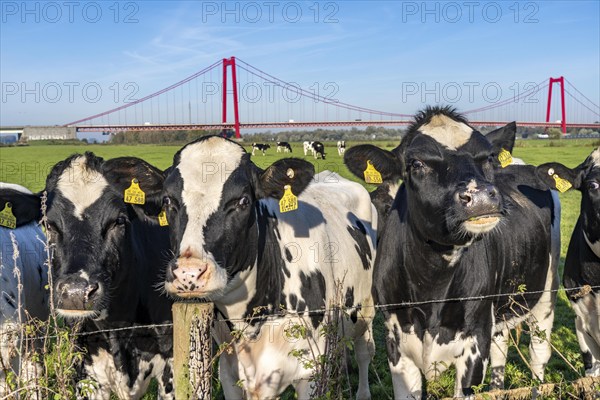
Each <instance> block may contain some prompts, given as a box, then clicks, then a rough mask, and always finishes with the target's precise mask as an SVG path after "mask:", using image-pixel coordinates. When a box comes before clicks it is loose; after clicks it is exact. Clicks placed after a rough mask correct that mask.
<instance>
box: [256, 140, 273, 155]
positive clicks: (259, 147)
mask: <svg viewBox="0 0 600 400" xmlns="http://www.w3.org/2000/svg"><path fill="white" fill-rule="evenodd" d="M270 148H271V146H270V145H268V144H261V143H252V155H254V152H255V151H256V150H258V151H262V155H263V156H264V155H265V151H267V149H270Z"/></svg>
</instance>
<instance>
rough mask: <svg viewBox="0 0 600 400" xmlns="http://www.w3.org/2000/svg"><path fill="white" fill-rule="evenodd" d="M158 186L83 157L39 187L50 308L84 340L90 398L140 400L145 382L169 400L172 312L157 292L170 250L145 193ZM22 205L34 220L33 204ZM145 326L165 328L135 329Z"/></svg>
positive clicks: (151, 175)
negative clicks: (43, 198) (48, 249)
mask: <svg viewBox="0 0 600 400" xmlns="http://www.w3.org/2000/svg"><path fill="white" fill-rule="evenodd" d="M162 182H163V175H162V172H161V171H160V170H158V169H156V168H154V167H153V166H151V165H150V164H148V163H146V162H144V161H142V160H140V159H137V158H134V157H123V158H116V159H112V160H107V161H105V160H103V159H102V158H100V157H97V156H95V155H94V154H93V153H90V152H87V153H85V154H84V155H78V154H76V155H73V156H71V157H69V158H67V159H66V160H64V161H61V162H59V163H58V164H56V165H55V166H54V167H53V168H52V170H51V172H50V174H49V175H48V178H47V180H46V188H45V190H46V191H47V193H48V200H47V203H46V204H47V218H48V232H47V233H48V235H49V241H50V243H51V244H52V247H53V249H54V257H53V260H52V276H53V293H54V305H55V307H56V310H57V312H58V313H59V314H60V315H62V316H63V317H64V318H66V319H67V320H79V321H83V326H82V333H90V334H89V335H82V336H78V345H79V346H81V347H82V348H83V349H84V350H85V356H84V359H83V365H82V370H81V375H80V378H82V379H83V378H85V379H92V380H94V381H96V382H97V385H94V390H93V394H92V395H91V397H92V398H102V399H108V398H109V395H110V393H111V392H113V393H115V394H116V395H117V396H118V397H119V398H120V399H130V398H135V399H138V398H140V397H141V396H142V395H143V394H144V393H145V392H146V390H147V389H148V385H149V384H150V380H151V379H152V378H156V379H157V381H158V389H159V396H160V398H162V399H172V398H174V393H173V382H172V366H171V364H172V352H173V343H172V328H171V327H170V326H169V324H170V323H171V322H172V317H171V304H172V302H171V301H170V300H169V299H168V298H167V297H166V296H164V295H161V294H160V293H159V292H158V291H157V289H156V288H157V285H159V283H160V282H161V279H163V277H164V266H165V265H166V263H165V260H167V254H168V249H169V235H168V228H167V227H161V226H159V225H158V223H155V222H154V220H155V219H156V218H155V216H157V215H158V214H159V212H160V210H161V205H162V201H161V197H160V189H158V192H153V191H152V189H151V188H153V187H159V186H160V185H162ZM142 192H143V196H142ZM30 200H32V203H34V202H35V201H36V200H37V203H38V204H37V205H32V206H31V209H30V211H31V212H32V213H33V212H34V211H35V210H39V197H38V196H37V195H31V196H30ZM125 200H128V201H129V202H128V203H126V202H125ZM15 201H16V200H15ZM15 201H13V203H14V202H15ZM131 202H133V203H137V204H133V203H131ZM150 324H158V325H166V326H157V327H148V328H136V326H142V325H150ZM121 328H124V329H122V330H119V329H121ZM115 329H117V330H115ZM95 331H101V333H93V332H95Z"/></svg>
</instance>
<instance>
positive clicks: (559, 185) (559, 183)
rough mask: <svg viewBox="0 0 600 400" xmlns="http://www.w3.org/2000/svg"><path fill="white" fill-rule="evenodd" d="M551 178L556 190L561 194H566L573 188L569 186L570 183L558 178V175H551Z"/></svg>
mask: <svg viewBox="0 0 600 400" xmlns="http://www.w3.org/2000/svg"><path fill="white" fill-rule="evenodd" d="M552 177H553V178H554V183H555V184H556V190H558V191H559V192H561V193H564V192H566V191H567V190H569V189H571V187H572V186H573V185H571V182H569V181H568V180H566V179H563V178H561V177H560V176H558V174H553V175H552Z"/></svg>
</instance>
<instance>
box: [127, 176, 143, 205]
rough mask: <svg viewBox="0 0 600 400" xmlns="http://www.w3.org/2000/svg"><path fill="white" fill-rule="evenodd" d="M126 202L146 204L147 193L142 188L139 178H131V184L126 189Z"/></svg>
mask: <svg viewBox="0 0 600 400" xmlns="http://www.w3.org/2000/svg"><path fill="white" fill-rule="evenodd" d="M125 203H130V204H145V203H146V193H144V191H143V190H142V189H140V183H139V181H138V180H137V179H135V178H133V179H132V180H131V186H129V188H127V189H125Z"/></svg>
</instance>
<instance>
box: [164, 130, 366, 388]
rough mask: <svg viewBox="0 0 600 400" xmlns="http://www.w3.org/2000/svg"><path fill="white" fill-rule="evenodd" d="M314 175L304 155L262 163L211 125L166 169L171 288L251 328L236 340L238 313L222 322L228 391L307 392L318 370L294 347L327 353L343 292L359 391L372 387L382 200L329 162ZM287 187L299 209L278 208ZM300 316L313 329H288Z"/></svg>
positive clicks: (222, 369)
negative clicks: (374, 279) (302, 333)
mask: <svg viewBox="0 0 600 400" xmlns="http://www.w3.org/2000/svg"><path fill="white" fill-rule="evenodd" d="M313 174H314V168H313V166H312V165H311V164H310V163H308V162H306V161H303V160H298V159H282V160H279V161H277V162H275V163H274V164H272V165H271V166H269V167H268V168H266V169H265V170H262V169H260V168H258V167H257V166H256V165H254V164H253V163H252V162H251V161H250V159H249V155H248V154H247V153H246V152H245V151H244V149H243V148H242V147H241V146H240V145H238V144H237V143H235V142H232V141H229V140H225V139H223V138H220V137H215V136H208V137H204V138H201V139H199V140H197V141H195V142H192V143H190V144H188V145H187V146H185V147H184V148H183V149H181V150H180V151H179V152H178V153H177V154H176V155H175V158H174V163H173V167H172V170H171V172H170V173H169V174H168V176H167V177H166V179H165V184H164V194H165V198H164V202H165V203H164V204H165V206H166V207H167V216H168V219H169V222H170V224H171V228H172V230H171V242H172V245H173V247H172V251H173V252H174V254H175V258H174V259H173V260H172V261H171V263H170V264H169V268H168V269H167V273H166V282H165V289H166V291H167V292H168V293H171V294H173V295H174V296H178V297H183V298H205V299H209V300H211V301H213V302H214V304H215V306H216V308H217V310H218V315H219V316H220V318H221V320H223V319H225V320H227V321H237V322H238V323H236V324H235V327H236V328H237V329H239V330H240V331H242V332H244V335H243V336H242V337H239V338H236V339H232V338H231V336H230V334H229V331H230V329H232V328H233V325H232V324H233V323H234V322H228V323H227V324H226V323H223V322H217V323H216V325H217V330H218V331H219V333H218V334H217V340H218V341H219V342H221V343H222V342H223V341H232V342H233V348H234V350H235V351H234V353H233V354H231V355H228V354H223V355H222V356H221V359H220V365H219V370H220V379H221V382H222V385H223V390H224V392H225V397H226V398H228V399H240V398H242V396H243V395H245V396H248V397H249V398H252V399H271V398H275V397H277V396H278V395H279V394H280V393H281V392H283V390H284V389H285V388H286V387H288V386H289V385H293V386H294V388H295V389H296V391H297V393H298V396H299V397H298V398H300V399H308V398H310V395H311V391H312V390H313V389H312V386H313V385H312V382H311V381H310V377H311V375H312V374H313V372H314V371H313V369H312V368H311V367H309V366H307V364H306V363H305V362H304V361H302V360H299V359H297V358H296V357H294V356H292V355H290V352H291V351H292V350H294V351H295V352H296V354H298V352H300V353H302V354H305V355H306V356H307V357H312V354H314V353H312V351H314V352H316V353H318V354H323V351H324V337H323V335H322V334H321V333H320V332H321V331H320V330H321V329H322V328H323V327H324V326H325V325H326V324H327V323H328V321H329V313H323V312H322V311H323V309H325V308H328V307H331V305H332V302H333V301H334V300H333V299H334V298H335V296H336V293H337V294H338V295H341V296H342V298H343V299H344V306H345V307H346V310H347V315H346V316H345V317H344V318H343V325H344V327H343V332H344V334H345V335H346V336H348V337H350V338H352V339H353V340H354V343H355V351H356V356H357V361H358V365H359V379H360V382H359V388H358V395H357V396H358V398H360V399H367V398H370V393H369V385H368V376H367V375H368V365H369V361H370V358H371V356H372V354H373V350H374V344H373V338H372V330H371V321H372V318H373V316H374V308H373V303H372V295H371V287H372V285H371V276H372V268H371V265H372V262H373V261H374V256H375V235H376V234H375V230H376V220H377V218H376V210H375V209H374V207H373V206H372V204H371V202H370V199H369V195H368V193H367V191H366V190H365V189H364V188H363V187H362V186H361V185H359V184H357V183H354V182H351V181H348V180H346V179H344V178H342V177H340V176H338V175H336V174H332V173H331V172H326V173H321V174H319V175H317V176H316V177H315V178H316V179H315V182H312V183H311V180H312V179H313ZM325 178H327V179H325ZM285 187H289V190H291V192H292V193H293V194H294V195H297V196H298V199H297V200H298V209H297V210H295V211H289V212H284V213H282V212H281V210H280V204H279V200H280V199H281V198H282V196H283V195H284V188H285ZM315 252H316V253H315ZM336 287H337V289H336ZM309 311H310V314H309ZM295 324H301V325H303V326H306V328H307V330H308V332H309V333H308V334H307V335H306V339H302V338H292V337H290V336H288V333H286V332H289V328H290V327H291V326H293V325H295ZM311 349H312V350H311ZM238 381H240V382H242V386H243V391H244V393H242V391H241V389H240V388H239V387H238V386H237V385H236V382H238Z"/></svg>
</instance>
